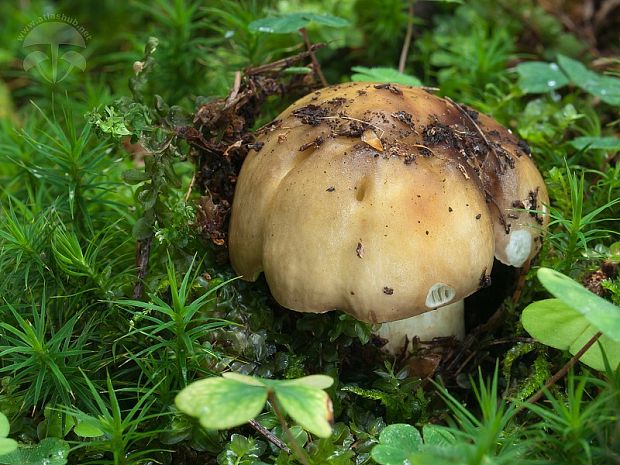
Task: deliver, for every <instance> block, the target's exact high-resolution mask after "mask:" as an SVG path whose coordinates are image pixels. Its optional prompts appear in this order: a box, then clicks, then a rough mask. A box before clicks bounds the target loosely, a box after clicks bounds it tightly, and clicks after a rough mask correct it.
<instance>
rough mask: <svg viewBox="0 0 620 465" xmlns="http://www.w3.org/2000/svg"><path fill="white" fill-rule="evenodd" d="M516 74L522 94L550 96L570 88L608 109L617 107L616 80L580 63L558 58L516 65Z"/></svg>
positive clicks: (619, 100)
mask: <svg viewBox="0 0 620 465" xmlns="http://www.w3.org/2000/svg"><path fill="white" fill-rule="evenodd" d="M516 71H517V73H518V74H519V87H521V90H523V92H525V93H530V94H540V93H545V92H551V91H553V90H556V89H560V88H562V87H564V86H566V85H568V84H572V85H574V86H577V87H579V88H580V89H582V90H584V91H586V92H588V93H590V94H592V95H594V96H596V97H598V98H600V99H601V100H602V101H604V102H606V103H608V104H610V105H620V79H618V78H614V77H612V76H605V75H601V74H598V73H595V72H593V71H590V70H589V69H588V68H586V67H585V66H584V65H583V63H580V62H579V61H577V60H573V59H572V58H569V57H567V56H564V55H558V59H557V63H544V62H540V61H530V62H525V63H520V64H519V65H518V66H517V67H516Z"/></svg>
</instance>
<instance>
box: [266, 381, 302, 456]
mask: <svg viewBox="0 0 620 465" xmlns="http://www.w3.org/2000/svg"><path fill="white" fill-rule="evenodd" d="M268 398H269V403H270V404H271V407H272V408H273V413H275V414H276V417H278V420H279V421H280V425H281V426H282V431H284V433H285V434H286V436H287V437H288V440H289V441H290V443H291V449H293V452H294V453H295V455H296V456H297V458H298V459H299V461H300V462H301V463H302V464H303V465H310V462H309V461H308V457H307V456H306V454H305V452H304V451H303V450H302V449H301V447H299V444H297V440H296V439H295V437H294V436H293V433H291V430H290V429H289V427H288V425H287V424H286V419H285V418H284V415H282V411H281V410H280V407H279V406H278V402H277V400H276V397H275V396H274V394H273V391H269V395H268Z"/></svg>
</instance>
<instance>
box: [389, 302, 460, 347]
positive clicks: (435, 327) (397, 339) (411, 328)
mask: <svg viewBox="0 0 620 465" xmlns="http://www.w3.org/2000/svg"><path fill="white" fill-rule="evenodd" d="M464 308H465V307H464V304H463V301H462V300H459V301H458V302H454V303H451V304H449V305H445V306H443V307H440V308H438V309H436V310H432V311H430V312H426V313H422V314H420V315H416V316H412V317H411V318H405V319H403V320H396V321H389V322H387V323H383V324H382V325H381V328H379V331H377V335H378V336H379V337H381V338H382V339H386V340H387V341H388V342H387V344H386V345H385V346H383V349H384V350H386V351H387V352H389V353H391V354H398V353H399V352H400V351H401V350H402V348H403V347H404V345H405V337H407V338H409V340H411V339H413V338H414V337H415V336H417V337H418V338H419V339H420V340H421V341H430V340H431V339H433V338H435V337H448V336H455V337H456V338H457V339H463V337H465V313H464Z"/></svg>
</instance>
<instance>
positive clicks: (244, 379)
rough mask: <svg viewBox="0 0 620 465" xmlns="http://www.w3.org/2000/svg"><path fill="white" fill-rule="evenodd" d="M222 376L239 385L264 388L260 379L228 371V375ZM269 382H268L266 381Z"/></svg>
mask: <svg viewBox="0 0 620 465" xmlns="http://www.w3.org/2000/svg"><path fill="white" fill-rule="evenodd" d="M222 376H223V377H224V378H226V379H232V380H235V381H239V382H240V383H243V384H247V385H249V386H263V387H264V386H266V384H265V383H264V382H263V380H262V379H261V378H256V377H254V376H248V375H242V374H241V373H235V372H233V371H230V372H228V373H223V374H222ZM268 381H269V380H268Z"/></svg>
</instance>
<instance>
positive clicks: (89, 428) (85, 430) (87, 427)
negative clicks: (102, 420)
mask: <svg viewBox="0 0 620 465" xmlns="http://www.w3.org/2000/svg"><path fill="white" fill-rule="evenodd" d="M73 432H74V433H75V434H77V435H78V436H80V437H82V438H98V437H99V436H103V431H101V430H100V429H99V428H98V427H97V426H96V425H95V424H94V423H92V422H88V421H83V422H80V423H78V425H77V426H76V427H75V428H73Z"/></svg>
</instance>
